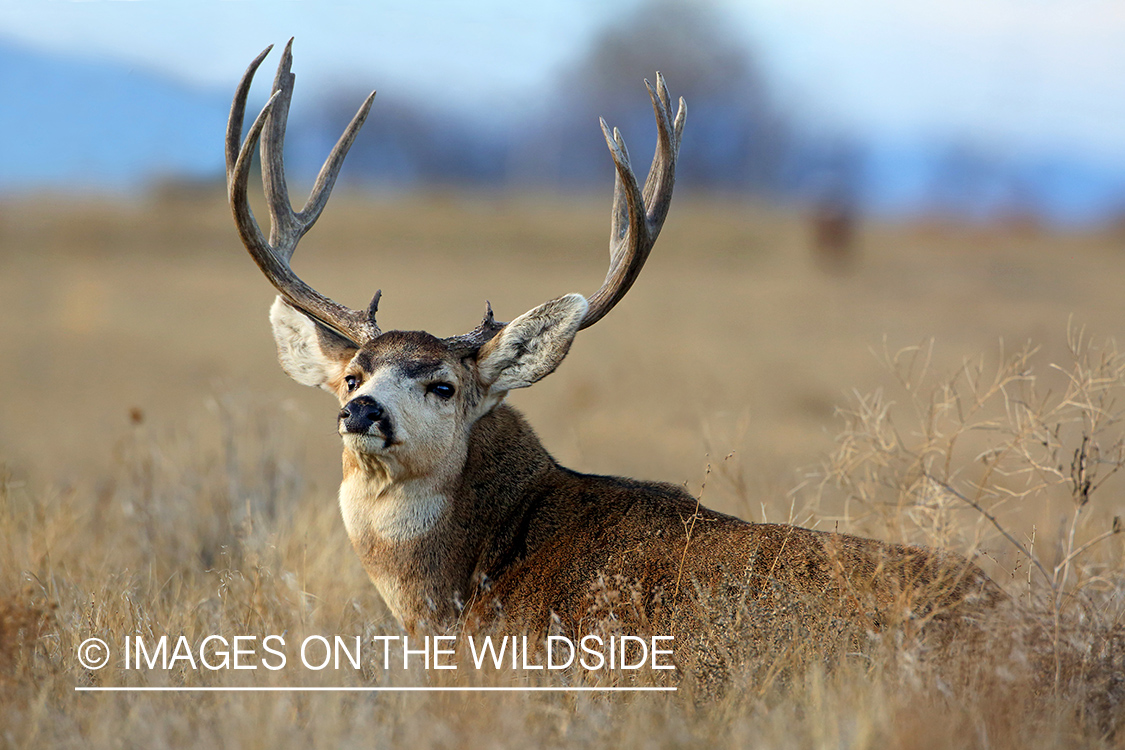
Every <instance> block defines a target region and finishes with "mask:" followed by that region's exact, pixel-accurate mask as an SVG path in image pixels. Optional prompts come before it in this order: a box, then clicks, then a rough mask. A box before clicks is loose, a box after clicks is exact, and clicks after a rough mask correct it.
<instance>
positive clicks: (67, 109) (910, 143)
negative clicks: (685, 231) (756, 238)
mask: <svg viewBox="0 0 1125 750" xmlns="http://www.w3.org/2000/svg"><path fill="white" fill-rule="evenodd" d="M540 6H541V7H540ZM330 10H331V11H339V12H343V13H346V14H348V18H349V19H350V20H349V23H347V24H341V23H339V19H338V14H335V13H332V12H329V11H330ZM293 33H296V41H295V44H294V72H295V73H296V75H297V86H296V91H295V95H294V104H293V110H292V114H291V118H290V122H291V124H290V129H289V137H288V140H287V160H288V167H289V170H290V173H291V174H292V175H293V176H294V177H295V178H296V179H297V180H298V181H300V180H302V179H303V180H307V179H309V177H310V176H311V175H313V174H315V171H316V169H317V168H318V167H319V164H320V161H321V160H322V159H323V158H324V156H325V155H326V154H327V152H328V150H329V149H330V148H331V145H332V143H334V142H335V140H336V138H337V137H338V136H339V133H340V131H341V129H342V128H343V126H344V124H345V123H346V122H347V120H348V119H349V118H350V116H351V114H352V113H353V112H354V110H355V107H356V106H358V104H359V102H360V101H361V100H362V98H363V96H365V95H366V93H368V92H369V91H370V90H371V89H373V88H374V89H377V90H378V91H379V95H378V96H377V98H376V104H375V108H374V110H373V113H372V116H371V118H370V119H369V120H368V123H367V125H366V126H365V131H364V132H363V133H362V134H361V136H360V138H359V139H358V140H357V142H356V145H355V147H354V149H353V152H352V154H351V156H350V157H349V160H348V163H347V165H346V166H345V169H344V172H343V174H342V177H341V181H342V184H347V185H350V186H352V187H361V188H366V189H377V190H393V191H409V190H416V189H420V188H421V189H424V188H429V187H434V186H440V187H454V188H457V187H462V188H468V189H481V188H488V189H499V190H527V189H543V190H546V191H579V190H586V189H589V188H595V189H600V188H602V187H605V186H606V185H607V184H608V183H609V181H611V180H612V167H611V164H610V160H609V158H608V156H607V154H606V153H605V145H604V142H603V141H602V137H601V133H600V131H599V130H598V127H597V118H598V117H599V116H604V117H605V118H606V120H607V122H608V123H609V124H610V125H611V126H618V127H620V128H621V130H622V131H623V133H624V134H625V137H626V140H627V142H628V143H629V146H630V150H631V153H632V154H633V156H634V161H635V162H636V166H637V171H641V169H642V167H643V165H647V162H648V154H649V153H651V149H652V146H653V143H654V141H655V129H654V125H653V122H652V113H651V108H650V107H649V105H648V102H647V96H646V94H645V91H644V88H643V83H642V79H643V78H646V77H647V78H649V79H652V76H653V75H654V73H655V71H656V70H657V69H660V70H661V71H662V72H663V73H664V75H665V77H666V78H667V80H668V85H669V89H670V91H671V94H672V96H673V98H676V97H679V96H681V95H682V96H684V97H685V98H686V99H687V101H688V106H689V115H688V126H687V129H686V132H685V136H684V144H683V150H682V152H681V160H680V168H679V174H678V178H679V181H680V182H681V184H683V185H686V186H691V187H694V188H699V189H703V190H714V191H721V192H724V193H735V194H747V195H751V196H754V197H757V198H764V199H767V200H770V201H773V202H779V203H788V204H795V205H799V206H808V205H812V206H816V205H823V204H832V205H834V206H842V207H845V208H846V210H848V211H851V212H855V213H856V214H859V215H872V216H879V217H889V218H931V217H938V218H944V219H951V220H958V221H969V222H996V221H1001V222H1003V221H1012V220H1017V221H1021V222H1026V221H1031V222H1037V223H1043V224H1046V225H1053V226H1063V227H1071V226H1073V227H1080V226H1092V225H1097V224H1109V223H1113V224H1116V223H1119V222H1120V221H1121V220H1122V217H1125V44H1122V42H1125V11H1122V10H1119V9H1118V8H1117V7H1115V6H1114V5H1112V4H1111V3H1109V2H1105V1H1103V0H1093V1H1091V2H1086V3H1083V4H1081V6H1075V5H1074V4H1070V3H1063V2H1056V1H1054V0H1043V1H1042V2H1038V3H1036V4H1034V5H1032V6H1028V5H1026V4H1020V3H1017V2H1015V0H989V1H988V2H984V3H975V4H974V3H968V2H962V1H961V0H957V1H956V2H950V3H938V2H936V0H934V1H933V2H923V3H918V4H912V5H911V7H910V8H900V7H898V5H896V4H893V3H890V2H886V1H885V0H860V1H859V2H856V3H853V4H849V5H848V7H837V6H836V5H833V4H831V3H828V2H826V0H797V1H796V2H787V3H782V2H780V0H750V1H739V0H715V1H714V2H692V1H691V0H620V1H618V2H612V3H596V2H593V0H581V1H580V2H578V3H571V4H569V5H564V4H562V3H558V2H545V3H542V4H537V5H536V7H535V8H529V7H525V6H524V5H522V4H517V3H514V2H512V1H511V0H488V1H487V2H484V3H481V4H477V5H474V8H473V9H472V10H467V9H465V8H462V7H460V6H457V5H456V4H454V3H437V4H435V5H433V7H428V8H427V9H426V10H424V11H420V10H417V9H413V8H408V7H407V6H405V5H402V4H394V3H382V4H378V5H376V6H366V5H364V6H360V5H353V4H348V3H331V4H328V5H325V4H318V5H317V6H315V7H313V6H312V5H311V4H303V3H285V4H277V3H212V2H204V3H186V2H181V1H179V0H172V1H169V2H161V3H157V2H151V3H99V2H92V3H45V4H44V3H33V2H30V1H29V0H15V2H11V3H7V4H4V6H2V7H0V96H3V98H4V101H5V102H6V106H5V107H4V108H3V109H2V110H0V144H2V145H0V149H2V151H0V195H3V196H9V197H12V196H18V195H20V194H23V193H27V192H68V193H78V194H83V193H95V194H97V193H112V194H118V195H123V196H126V197H128V196H135V195H139V194H143V192H144V191H146V190H150V189H151V188H152V187H153V186H154V185H167V184H176V183H187V184H197V183H203V184H207V183H216V184H221V182H222V179H223V178H222V172H223V164H222V158H223V155H222V154H223V152H222V133H223V127H224V125H225V120H226V116H227V112H228V110H229V106H230V104H229V102H230V96H231V93H232V92H233V89H234V86H235V84H236V82H237V80H238V77H239V76H240V75H241V73H242V71H243V70H244V69H245V66H246V64H247V63H248V62H249V60H250V59H251V58H252V57H253V56H254V55H255V54H257V52H258V51H260V49H261V48H263V47H265V46H266V44H269V43H271V42H272V43H274V44H275V45H276V46H275V51H274V52H273V54H271V56H270V58H268V59H267V61H266V63H265V64H264V65H263V68H264V69H263V70H262V71H260V72H259V74H258V78H259V80H258V81H256V85H255V88H254V92H253V93H252V96H251V108H252V109H256V107H257V106H260V104H261V103H262V102H263V101H264V99H265V91H266V90H267V88H268V85H269V80H270V79H271V77H272V65H273V64H274V63H276V60H277V59H278V55H279V47H280V46H281V45H284V43H285V41H286V40H287V39H288V38H289V35H291V34H293ZM607 189H608V188H607Z"/></svg>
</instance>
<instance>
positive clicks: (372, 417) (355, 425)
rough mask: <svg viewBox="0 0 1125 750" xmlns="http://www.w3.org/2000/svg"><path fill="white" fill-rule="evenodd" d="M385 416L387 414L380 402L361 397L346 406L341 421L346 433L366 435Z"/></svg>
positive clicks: (341, 412)
mask: <svg viewBox="0 0 1125 750" xmlns="http://www.w3.org/2000/svg"><path fill="white" fill-rule="evenodd" d="M385 415H386V412H385V411H384V410H383V407H382V406H380V405H379V402H378V401H376V400H375V399H373V398H371V397H370V396H360V397H358V398H353V399H352V400H351V401H349V402H348V403H346V404H344V408H343V409H341V410H340V417H339V419H340V422H342V423H343V425H344V430H345V431H347V432H355V433H365V432H367V431H368V430H369V429H371V425H373V424H375V423H376V422H378V421H379V420H380V419H382V418H383V417H384V416H385Z"/></svg>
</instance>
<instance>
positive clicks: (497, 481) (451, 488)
mask: <svg viewBox="0 0 1125 750" xmlns="http://www.w3.org/2000/svg"><path fill="white" fill-rule="evenodd" d="M558 470H559V468H558V466H557V464H555V462H554V460H553V459H552V458H551V456H550V455H549V454H548V453H547V451H546V450H545V449H544V448H543V446H542V444H541V443H540V442H539V439H538V437H537V436H536V435H535V433H534V431H533V430H532V429H531V427H530V426H529V425H528V424H527V422H526V421H525V420H524V419H523V417H522V416H521V415H520V414H519V413H518V412H517V411H516V410H515V409H512V408H511V407H509V406H506V405H501V406H499V407H497V408H496V409H494V410H493V411H492V412H490V413H489V414H486V415H485V416H484V417H482V418H481V419H479V420H478V421H477V423H476V424H475V425H474V426H473V428H472V430H471V432H470V435H469V440H468V447H467V451H466V455H465V459H464V463H463V467H462V469H461V471H460V472H459V473H457V474H456V475H455V476H443V477H428V476H423V477H415V478H410V479H404V480H393V479H392V478H391V477H390V475H389V474H388V473H387V472H386V471H385V470H381V469H380V467H378V466H371V465H367V464H366V462H361V461H360V459H358V458H357V457H356V456H355V455H354V454H351V453H349V452H347V451H345V454H344V481H343V483H342V484H341V485H340V510H341V512H342V514H343V517H344V525H345V527H346V529H347V532H348V537H349V538H350V539H351V542H352V546H353V547H354V548H355V550H356V553H357V554H358V555H359V557H360V559H361V560H362V562H363V565H364V568H365V569H366V570H367V573H368V576H369V577H370V578H371V580H372V582H373V583H374V584H375V586H376V588H378V590H379V593H380V594H381V595H382V597H383V599H384V601H385V602H386V603H387V605H388V607H389V608H390V609H391V611H392V613H393V614H394V615H395V617H396V618H397V619H398V620H399V622H400V623H402V624H403V626H404V627H405V628H406V629H407V630H408V631H409V632H415V631H416V630H419V629H421V630H441V629H445V628H448V627H450V626H451V625H452V624H454V623H455V622H456V620H457V618H458V617H459V615H460V612H461V609H462V607H463V605H464V603H465V602H467V601H469V600H470V599H471V597H472V596H473V595H474V594H475V592H476V589H477V588H478V587H479V586H480V584H481V583H482V582H483V581H484V580H487V579H490V578H491V579H494V578H495V577H496V576H497V575H499V574H500V572H502V571H501V570H499V569H498V568H499V566H502V565H503V564H504V563H503V561H505V560H509V559H510V558H511V556H512V552H511V550H510V549H509V547H510V546H511V543H512V540H510V539H507V538H504V537H499V536H498V535H497V534H498V531H499V530H502V529H506V528H509V529H510V528H511V525H512V524H511V519H513V518H519V517H521V516H522V515H523V514H524V513H526V512H527V509H528V507H529V505H530V504H531V502H532V498H533V497H534V496H535V493H533V492H531V491H530V490H531V489H532V488H533V487H534V486H536V485H537V484H538V483H540V482H541V481H542V478H543V476H544V475H545V474H548V473H550V472H552V471H558Z"/></svg>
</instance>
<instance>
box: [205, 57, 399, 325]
mask: <svg viewBox="0 0 1125 750" xmlns="http://www.w3.org/2000/svg"><path fill="white" fill-rule="evenodd" d="M292 48H293V40H292V39H290V40H289V43H288V44H287V45H285V52H284V53H283V54H282V56H281V62H280V63H278V66H277V77H276V78H275V79H274V84H273V94H272V96H271V97H270V100H269V101H268V102H267V103H266V106H265V107H264V108H263V109H262V111H261V112H260V113H259V114H258V116H257V118H255V120H254V124H253V125H251V126H250V130H249V132H248V133H247V135H246V141H245V142H242V120H243V117H244V116H245V113H246V97H247V94H248V93H249V91H250V83H251V81H252V80H253V79H254V73H256V72H257V70H258V66H259V65H261V64H262V60H264V59H265V57H266V55H268V54H269V52H270V50H271V49H273V45H270V46H269V47H267V48H266V49H265V50H264V51H263V52H262V53H261V54H260V55H258V56H257V57H256V58H254V61H253V62H252V63H250V67H248V68H247V69H246V72H245V73H244V74H243V76H242V80H241V81H240V82H239V84H238V89H237V90H236V91H235V95H234V102H233V104H231V109H230V119H229V120H228V121H227V137H226V157H227V194H228V197H229V198H230V205H231V210H232V211H233V212H234V221H235V224H236V225H237V226H238V233H239V236H240V237H241V238H242V243H243V244H244V245H245V246H246V249H247V250H249V251H250V255H251V257H253V258H254V261H255V262H256V263H257V264H258V267H259V268H261V269H262V272H263V273H264V274H265V275H266V278H267V279H269V280H270V283H272V284H273V285H274V286H275V287H276V288H277V290H278V291H279V292H280V293H281V296H282V297H284V298H285V300H286V301H287V302H288V303H289V304H291V305H293V306H294V307H296V308H297V309H299V310H301V311H302V312H304V313H305V314H307V315H309V316H311V317H312V318H314V319H316V320H317V321H319V322H320V323H322V324H323V325H325V326H327V327H328V328H330V329H332V330H334V331H336V332H337V333H339V334H341V335H342V336H344V337H345V338H347V339H349V340H350V341H352V343H354V344H356V345H360V344H362V343H363V342H365V341H369V340H370V339H373V338H375V337H376V336H378V335H379V326H378V325H376V323H375V312H376V311H377V310H378V307H379V294H380V293H379V292H376V293H375V296H374V298H372V300H371V304H370V305H369V306H368V308H367V309H366V310H352V309H351V308H348V307H344V306H343V305H341V304H339V303H337V302H334V301H332V300H331V299H329V298H327V297H325V296H324V295H322V294H321V293H320V292H318V291H316V290H315V289H313V288H312V287H310V286H309V285H308V284H306V283H305V282H303V281H301V279H300V278H298V277H297V275H296V274H294V273H293V270H292V268H290V266H289V261H290V259H291V258H292V257H293V251H294V250H296V248H297V243H298V242H300V240H301V237H303V236H304V235H305V233H306V232H308V231H309V229H310V228H312V225H313V224H315V223H316V220H317V219H319V218H320V214H321V212H322V211H323V210H324V206H325V205H326V204H327V203H328V196H329V194H330V193H331V192H332V188H333V186H334V185H335V184H336V177H337V176H338V175H339V174H340V167H341V166H342V165H343V163H344V157H345V156H347V153H348V149H350V148H351V145H352V142H353V141H354V140H355V137H356V134H357V133H358V132H359V129H360V127H362V126H363V122H364V120H366V119H367V113H368V112H369V111H370V110H371V103H372V101H373V100H374V98H375V92H371V95H370V96H368V97H367V99H366V100H365V101H364V102H363V105H362V106H361V107H360V108H359V111H358V112H356V114H355V117H354V118H352V121H351V123H350V124H349V125H348V127H347V128H346V129H345V130H344V134H343V135H342V136H340V140H339V141H338V142H337V143H336V146H335V147H334V148H333V149H332V153H330V154H329V155H328V159H327V160H326V161H325V162H324V166H323V167H321V170H320V174H319V175H317V178H316V184H315V185H314V186H313V189H312V193H311V194H310V195H309V199H308V202H307V203H306V204H305V207H304V208H303V209H302V210H300V211H294V210H293V207H292V205H291V204H290V202H289V191H288V189H287V188H286V185H285V165H284V162H283V160H282V151H283V147H284V144H285V122H286V118H287V117H288V115H289V103H290V101H291V100H292V98H293V81H294V75H293V74H292V73H291V72H290V68H291V67H292V63H293V53H292ZM259 137H260V138H261V142H262V150H261V153H262V184H263V188H264V190H265V194H266V202H267V205H268V207H269V213H270V237H269V242H267V241H266V239H265V237H263V236H262V230H261V228H260V227H259V226H258V223H257V221H256V220H255V219H254V214H253V212H251V210H250V199H249V196H248V195H247V186H248V183H249V178H250V162H251V154H252V153H253V150H254V146H255V144H256V143H257V142H258V140H259Z"/></svg>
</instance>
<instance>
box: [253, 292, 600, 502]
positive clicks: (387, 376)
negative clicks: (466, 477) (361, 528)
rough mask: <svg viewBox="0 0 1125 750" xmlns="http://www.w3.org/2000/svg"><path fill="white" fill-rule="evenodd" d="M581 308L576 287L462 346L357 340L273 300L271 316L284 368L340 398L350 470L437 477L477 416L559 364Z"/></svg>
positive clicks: (425, 337)
mask: <svg viewBox="0 0 1125 750" xmlns="http://www.w3.org/2000/svg"><path fill="white" fill-rule="evenodd" d="M586 309H587V304H586V300H585V299H583V298H582V297H581V296H580V295H577V294H571V295H566V296H564V297H560V298H558V299H555V300H551V301H550V302H547V303H545V304H543V305H540V306H539V307H537V308H535V309H533V310H531V311H529V312H528V313H525V314H524V315H522V316H520V317H519V318H517V319H516V320H514V321H512V322H511V323H509V324H507V325H506V326H504V327H503V328H502V329H501V330H500V332H499V333H497V334H496V335H495V336H493V337H492V338H491V339H489V340H488V341H487V342H485V343H484V344H483V345H481V346H480V347H479V348H476V349H471V350H467V351H466V350H465V349H463V348H461V347H458V346H456V345H454V344H451V343H450V341H449V340H443V339H438V338H436V337H434V336H432V335H430V334H428V333H425V332H423V331H388V332H387V333H383V334H380V335H379V336H376V337H374V338H372V339H371V340H369V341H367V342H365V343H363V344H362V345H357V344H355V343H354V342H352V341H349V340H347V339H344V338H343V337H341V336H339V335H338V334H335V333H334V332H332V331H330V330H329V329H327V328H326V327H325V326H323V325H320V324H319V323H317V322H315V321H314V320H312V319H311V318H310V317H308V316H307V315H305V314H304V313H302V312H300V311H298V310H296V309H295V308H293V307H292V306H290V305H289V304H288V303H287V302H285V301H284V300H282V299H281V298H280V297H279V298H278V299H277V300H276V301H275V302H274V305H273V307H272V308H271V310H270V320H271V322H272V324H273V330H274V339H275V340H276V342H277V349H278V358H279V360H280V362H281V366H282V368H283V369H284V370H285V371H286V372H287V373H288V374H289V375H290V377H292V378H293V379H294V380H296V381H297V382H299V383H303V384H305V385H314V386H318V387H321V388H324V389H325V390H327V391H329V392H331V393H333V394H335V396H336V397H337V399H338V400H339V402H340V407H341V408H340V411H339V412H338V414H337V429H338V431H339V433H340V435H341V437H342V438H343V442H344V449H345V451H346V452H347V453H349V454H351V456H352V457H353V458H354V461H353V465H354V466H355V467H356V468H358V469H360V470H362V471H364V472H365V473H368V474H381V475H385V477H386V479H389V480H390V481H392V482H402V481H409V480H412V479H420V478H427V477H428V478H432V479H433V480H435V481H436V482H437V483H440V481H441V480H442V479H443V478H452V477H453V476H456V475H457V474H458V473H459V472H460V470H461V467H462V466H463V465H464V461H465V456H466V454H467V451H468V436H469V431H470V429H471V428H472V426H473V424H474V423H475V422H476V421H477V420H478V419H480V418H481V417H482V416H483V415H485V414H487V413H488V412H489V411H491V410H492V409H493V408H495V407H496V405H497V404H499V403H500V402H501V401H503V399H504V396H505V395H506V394H507V392H508V391H509V390H511V389H513V388H523V387H526V386H529V385H531V384H532V383H534V382H536V381H537V380H539V379H541V378H543V377H545V376H546V375H548V374H550V373H551V372H552V371H554V369H555V368H556V367H557V366H558V365H559V363H560V362H562V360H563V358H564V357H565V356H566V353H567V351H568V350H569V349H570V344H571V342H572V341H573V339H574V335H575V334H576V333H577V332H578V326H579V324H580V323H581V321H582V318H583V316H584V315H585V314H586Z"/></svg>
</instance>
